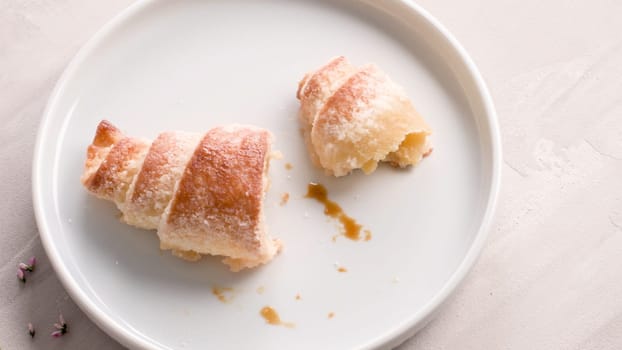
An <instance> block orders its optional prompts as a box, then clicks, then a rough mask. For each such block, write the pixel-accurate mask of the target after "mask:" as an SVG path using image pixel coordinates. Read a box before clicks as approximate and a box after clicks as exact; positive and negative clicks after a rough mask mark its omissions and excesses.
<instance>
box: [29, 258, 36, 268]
mask: <svg viewBox="0 0 622 350" xmlns="http://www.w3.org/2000/svg"><path fill="white" fill-rule="evenodd" d="M36 264H37V258H35V257H34V256H33V257H31V258H30V259H28V265H30V269H31V270H30V271H32V270H34V269H35V265H36Z"/></svg>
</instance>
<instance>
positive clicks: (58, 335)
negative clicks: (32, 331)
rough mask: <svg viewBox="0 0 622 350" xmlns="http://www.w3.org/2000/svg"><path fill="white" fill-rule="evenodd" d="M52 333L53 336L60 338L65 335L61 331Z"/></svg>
mask: <svg viewBox="0 0 622 350" xmlns="http://www.w3.org/2000/svg"><path fill="white" fill-rule="evenodd" d="M50 335H51V336H53V337H54V338H60V337H62V336H63V332H61V331H54V332H52V334H50Z"/></svg>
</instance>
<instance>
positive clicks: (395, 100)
mask: <svg viewBox="0 0 622 350" xmlns="http://www.w3.org/2000/svg"><path fill="white" fill-rule="evenodd" d="M297 96H298V98H299V99H300V104H301V106H300V121H301V124H302V125H303V132H304V136H305V142H306V143H307V147H308V149H309V154H310V155H311V158H312V160H313V162H314V163H315V164H316V165H319V166H321V167H322V168H324V170H325V171H326V172H327V173H328V174H332V175H335V176H343V175H346V174H348V173H349V172H351V171H352V170H354V169H359V168H360V169H362V170H363V171H364V172H365V173H370V172H372V171H374V170H375V168H376V166H377V163H378V162H379V161H386V162H391V163H394V164H396V165H399V166H402V167H403V166H408V165H412V164H416V163H417V162H419V161H420V160H421V158H422V155H423V154H424V153H426V152H427V151H428V149H429V147H430V146H429V141H428V135H429V134H430V133H431V131H430V128H429V127H428V126H427V124H426V123H425V121H424V120H423V118H421V116H420V115H419V113H418V112H417V111H416V110H415V108H414V107H413V105H412V103H411V102H410V100H409V99H408V98H407V97H406V95H405V93H404V91H403V89H402V88H401V87H399V86H398V85H396V84H395V83H393V82H392V81H391V80H390V79H389V78H388V77H387V76H386V75H385V74H384V73H383V72H381V71H380V70H379V69H378V68H377V67H376V66H374V65H365V66H362V67H360V68H357V67H354V66H352V65H351V64H349V63H348V61H347V60H346V59H345V58H344V57H337V58H335V59H333V60H331V61H330V62H329V63H328V64H327V65H325V66H323V67H321V68H320V69H318V70H317V71H315V72H311V73H307V74H306V75H305V77H304V78H303V80H302V81H301V83H300V84H299V91H298V93H297Z"/></svg>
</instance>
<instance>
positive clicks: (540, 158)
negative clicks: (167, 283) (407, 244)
mask: <svg viewBox="0 0 622 350" xmlns="http://www.w3.org/2000/svg"><path fill="white" fill-rule="evenodd" d="M130 3H131V1H130V0H107V1H79V0H54V1H52V0H34V1H24V0H2V1H0V125H1V127H0V141H1V144H0V169H1V170H0V198H2V200H1V201H0V252H1V253H0V349H2V350H11V349H87V348H88V349H90V350H98V349H120V348H122V347H121V346H120V345H119V344H117V343H116V342H115V341H114V340H113V339H111V338H110V337H109V336H107V335H106V334H105V333H103V332H102V331H100V330H99V329H98V328H97V326H95V325H94V324H93V323H92V322H91V321H90V320H89V319H88V318H87V317H86V315H85V314H84V313H82V311H80V309H78V308H77V306H76V305H75V304H74V303H73V302H72V300H71V299H70V298H69V297H68V295H67V294H66V292H65V290H64V289H63V287H62V286H61V284H60V282H59V280H58V279H57V277H56V276H55V274H54V272H53V270H52V268H51V266H50V265H49V262H48V261H47V258H46V255H45V252H44V251H43V248H42V246H41V241H40V239H39V236H38V232H37V227H36V224H35V220H34V215H33V208H32V200H31V185H30V178H31V175H30V173H31V165H32V154H33V147H34V142H35V136H36V131H37V126H38V124H39V120H40V118H41V115H42V112H43V108H44V105H45V103H46V100H47V98H48V96H49V94H50V92H51V90H52V88H53V86H54V84H55V82H56V80H57V79H58V78H59V76H60V74H61V72H62V70H63V69H64V68H65V66H66V65H67V63H68V62H69V60H70V59H71V58H72V56H73V55H74V54H75V53H76V51H77V50H78V49H79V47H80V46H81V45H82V44H83V43H84V42H85V41H86V40H87V39H88V38H89V37H90V36H91V35H92V34H93V33H94V32H95V31H96V30H97V29H98V28H100V27H101V26H102V25H103V24H104V23H105V22H106V21H107V20H109V19H110V18H111V17H112V16H114V15H115V14H117V13H118V12H119V11H121V10H123V9H124V8H125V7H127V6H128V5H129V4H130ZM419 3H420V4H421V5H422V6H423V7H425V8H426V9H427V10H428V11H430V12H431V13H432V14H433V15H435V16H436V17H437V18H438V19H439V20H440V21H441V22H442V23H444V24H445V25H446V26H447V27H448V29H449V30H450V31H452V32H453V34H454V35H455V36H456V37H457V39H458V40H459V41H460V42H461V43H462V44H463V45H464V47H465V48H466V49H467V50H468V51H469V53H470V54H471V55H472V57H473V59H474V61H475V62H476V64H477V65H478V67H479V68H480V70H481V73H482V75H483V76H484V78H485V80H486V81H487V82H488V84H489V88H490V90H491V93H492V95H493V98H494V100H495V103H496V106H497V112H498V115H499V119H500V124H501V131H502V134H503V147H504V154H503V156H504V169H503V170H504V172H503V184H502V191H501V196H500V200H499V207H498V210H497V214H496V217H495V220H494V225H493V227H492V232H491V234H490V236H489V239H488V242H487V244H486V247H485V249H484V251H483V253H482V255H481V258H480V259H479V261H478V262H477V264H476V266H475V267H474V269H473V271H472V272H471V273H470V274H469V276H468V277H467V278H466V280H465V282H464V284H462V285H461V287H460V288H459V289H458V290H457V292H456V293H455V295H454V296H453V297H452V298H451V299H450V300H449V301H448V302H447V303H446V304H445V305H444V306H443V307H442V309H441V310H440V312H439V314H438V317H437V318H436V319H435V320H434V321H432V322H431V323H430V324H429V325H428V326H427V327H426V328H425V329H423V330H422V331H421V332H420V333H419V334H417V335H416V336H415V337H413V338H412V339H410V340H408V341H407V342H406V343H404V344H403V345H402V346H401V347H400V349H401V350H412V349H462V350H465V349H547V350H548V349H620V348H622V34H621V33H622V21H621V20H620V15H622V2H621V1H615V0H594V1H588V0H572V1H571V0H549V1H540V0H464V1H453V0H420V1H419ZM33 255H34V256H36V257H37V258H38V259H39V263H38V267H37V268H38V271H37V272H36V274H34V275H33V278H32V279H30V280H29V281H28V284H27V287H26V286H22V285H21V283H19V282H18V281H17V278H16V277H15V272H16V267H17V264H18V263H19V262H21V261H27V260H28V258H29V257H30V256H33ZM59 312H62V313H63V314H64V315H65V318H66V319H67V321H68V323H69V324H70V327H71V333H70V334H69V335H68V336H66V337H63V338H60V339H53V338H51V337H50V336H49V333H50V332H51V331H52V324H53V323H54V322H55V320H56V318H57V315H58V313H59ZM28 322H32V323H33V324H35V326H36V328H37V330H38V333H37V336H36V337H35V338H34V339H30V337H29V336H28V334H27V329H26V324H27V323H28Z"/></svg>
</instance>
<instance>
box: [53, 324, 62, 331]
mask: <svg viewBox="0 0 622 350" xmlns="http://www.w3.org/2000/svg"><path fill="white" fill-rule="evenodd" d="M54 328H56V329H58V330H59V331H60V330H62V329H63V326H61V325H60V323H54Z"/></svg>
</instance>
